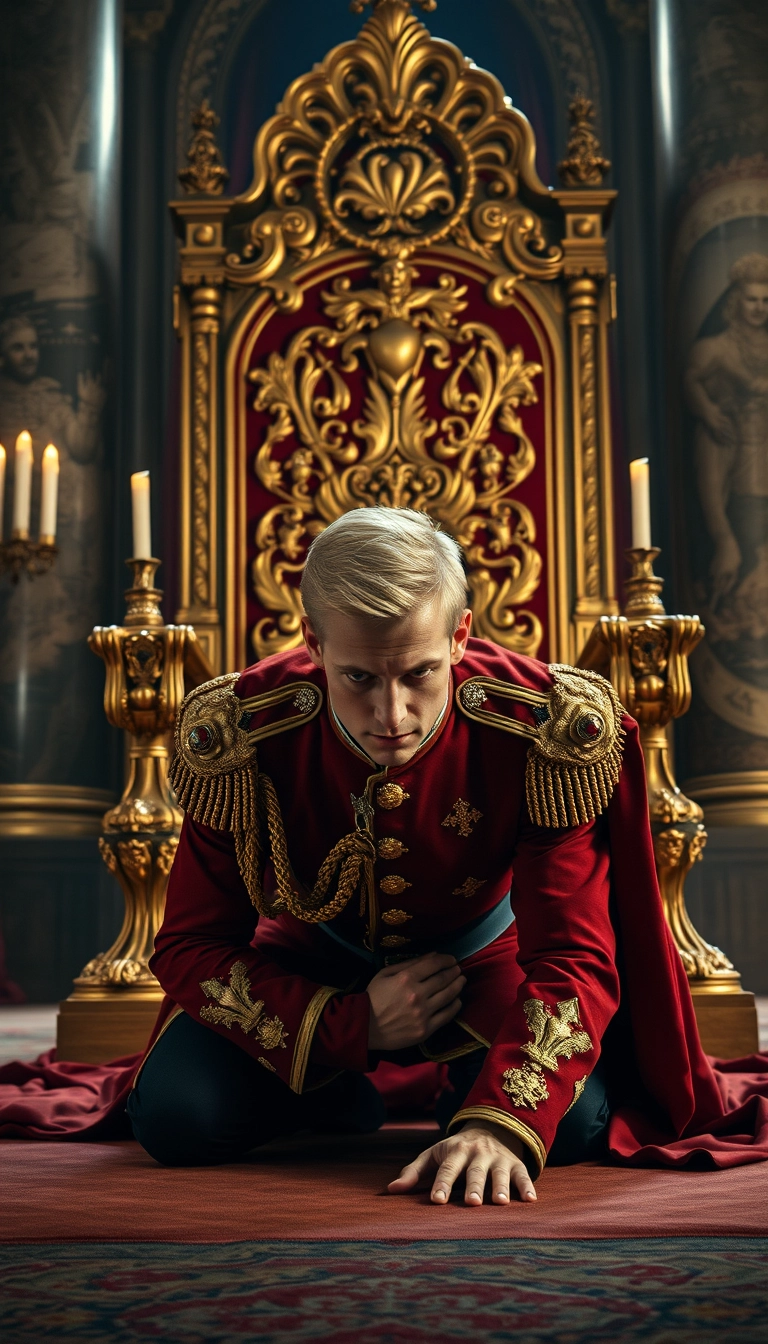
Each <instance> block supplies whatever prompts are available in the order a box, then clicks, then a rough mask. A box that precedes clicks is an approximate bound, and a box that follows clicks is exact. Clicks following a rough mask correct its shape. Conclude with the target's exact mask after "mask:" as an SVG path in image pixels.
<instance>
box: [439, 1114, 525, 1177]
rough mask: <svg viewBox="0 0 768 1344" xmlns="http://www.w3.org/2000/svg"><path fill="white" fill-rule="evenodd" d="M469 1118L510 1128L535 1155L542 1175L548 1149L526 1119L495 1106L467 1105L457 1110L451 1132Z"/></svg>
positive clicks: (450, 1125) (449, 1129)
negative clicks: (523, 1119) (520, 1118)
mask: <svg viewBox="0 0 768 1344" xmlns="http://www.w3.org/2000/svg"><path fill="white" fill-rule="evenodd" d="M468 1120H487V1121H489V1122H490V1123H491V1124H494V1125H501V1126H502V1127H503V1128H504V1129H508V1130H510V1131H511V1132H512V1133H513V1134H515V1135H516V1136H517V1138H518V1139H520V1140H521V1141H522V1142H523V1143H524V1144H525V1146H526V1148H528V1149H530V1151H531V1153H532V1154H533V1156H534V1159H535V1161H536V1165H537V1167H538V1171H537V1173H536V1175H537V1176H540V1175H541V1173H542V1171H543V1170H544V1164H545V1162H546V1160H547V1150H546V1148H545V1147H544V1144H543V1143H542V1141H541V1139H540V1138H539V1136H538V1134H537V1133H536V1130H535V1129H530V1128H529V1127H528V1125H526V1124H525V1123H524V1121H522V1120H519V1119H518V1118H517V1116H515V1115H507V1114H506V1112H505V1111H499V1110H497V1109H496V1107H495V1106H466V1107H465V1108H464V1110H463V1111H457V1112H456V1114H455V1115H454V1117H453V1119H452V1120H451V1122H450V1124H449V1125H448V1130H447V1132H448V1133H449V1134H451V1133H453V1131H454V1130H455V1129H456V1128H457V1126H459V1125H465V1124H466V1123H467V1121H468Z"/></svg>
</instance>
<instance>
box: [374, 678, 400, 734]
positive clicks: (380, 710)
mask: <svg viewBox="0 0 768 1344" xmlns="http://www.w3.org/2000/svg"><path fill="white" fill-rule="evenodd" d="M405 712H406V711H405V703H404V696H403V689H402V687H401V686H400V685H399V684H398V682H397V681H387V682H385V683H384V685H383V687H382V689H381V694H380V695H379V696H378V697H377V703H376V719H377V721H378V723H379V724H380V726H381V728H382V729H383V731H384V732H385V733H394V732H396V730H397V729H398V728H399V727H400V725H401V723H402V722H403V719H404V718H405Z"/></svg>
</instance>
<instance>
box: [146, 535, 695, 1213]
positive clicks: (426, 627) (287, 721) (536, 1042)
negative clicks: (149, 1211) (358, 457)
mask: <svg viewBox="0 0 768 1344" xmlns="http://www.w3.org/2000/svg"><path fill="white" fill-rule="evenodd" d="M302 598H303V602H304V608H305V611H306V617H305V618H304V621H303V635H304V646H303V647H302V648H300V649H297V650H296V651H291V652H288V653H281V654H276V655H275V656H274V657H269V658H266V659H264V660H263V661H262V662H260V663H258V664H256V665H255V666H253V667H251V668H248V669H247V670H246V671H245V672H243V673H242V674H240V675H238V674H231V675H228V676H223V677H217V678H216V680H215V681H212V682H209V683H208V684H207V685H205V686H202V687H200V688H199V689H198V690H196V691H193V692H192V694H191V695H189V696H188V697H187V700H186V701H185V704H184V707H183V710H182V712H181V715H180V718H179V724H178V729H177V754H176V757H175V760H174V764H173V767H172V771H171V776H172V781H173V785H174V788H175V789H176V793H177V797H178V800H179V803H180V805H181V806H182V807H183V808H184V809H185V811H186V819H185V823H184V828H183V831H182V835H181V841H180V844H179V849H178V852H177V855H176V859H175V862H174V865H173V869H172V872H171V877H170V882H169V888H168V899H167V907H166V915H165V922H164V924H163V926H162V928H161V930H160V933H159V935H158V937H157V941H156V950H155V954H154V957H153V959H152V962H151V966H152V969H153V971H154V973H155V974H156V976H157V978H158V980H159V981H160V983H161V985H162V986H163V988H164V989H165V991H166V994H167V996H168V997H167V999H166V1002H165V1004H164V1008H163V1011H162V1013H161V1020H160V1024H159V1030H158V1031H157V1032H156V1037H155V1041H154V1044H153V1045H152V1047H151V1049H150V1051H149V1052H148V1055H147V1057H146V1059H145V1062H144V1064H143V1066H142V1069H141V1071H140V1073H139V1076H138V1081H137V1084H136V1086H135V1088H134V1091H133V1093H132V1095H131V1098H130V1101H129V1107H128V1109H129V1114H130V1116H131V1120H132V1123H133V1127H134V1132H135V1134H136V1137H137V1138H138V1139H139V1141H140V1142H141V1143H142V1144H143V1145H144V1147H145V1148H146V1150H147V1151H148V1152H149V1153H150V1154H152V1155H153V1156H154V1157H156V1158H157V1160H158V1161H160V1162H162V1163H165V1164H169V1165H186V1164H199V1163H216V1162H226V1161H229V1160H232V1159H234V1158H236V1157H238V1156H240V1155H242V1154H244V1153H246V1152H247V1151H248V1150H249V1149H251V1148H253V1147H254V1146H256V1145H258V1144H262V1143H265V1142H267V1141H268V1140H269V1139H272V1138H274V1137H276V1136H277V1135H280V1134H288V1133H291V1132H295V1131H296V1130H298V1129H300V1128H305V1127H307V1126H309V1127H316V1128H325V1129H328V1128H331V1129H333V1128H342V1129H343V1128H348V1129H357V1130H365V1129H375V1128H377V1127H378V1125H379V1124H380V1123H381V1120H382V1118H383V1109H382V1105H381V1102H380V1100H379V1096H378V1093H377V1092H376V1090H375V1089H374V1088H373V1086H372V1085H371V1084H370V1082H369V1080H368V1079H367V1078H366V1077H365V1075H366V1073H368V1072H370V1071H371V1070H372V1069H373V1068H375V1066H376V1063H377V1061H379V1060H381V1059H389V1060H394V1061H397V1062H400V1063H402V1064H406V1065H408V1064H413V1063H417V1062H421V1063H423V1062H424V1060H425V1059H427V1060H444V1061H448V1063H449V1078H450V1083H451V1087H450V1088H448V1089H446V1091H445V1093H444V1094H443V1096H442V1097H441V1098H440V1101H439V1105H438V1118H439V1120H440V1121H441V1126H442V1129H443V1137H441V1139H440V1141H439V1142H438V1143H436V1144H434V1145H432V1146H431V1147H430V1148H428V1149H427V1150H426V1151H425V1152H423V1153H421V1155H420V1156H417V1157H416V1158H415V1160H414V1161H413V1162H411V1163H410V1164H409V1165H408V1166H407V1167H406V1168H405V1169H404V1171H403V1172H402V1173H401V1175H400V1176H399V1177H398V1178H397V1179H396V1180H394V1181H393V1182H392V1184H391V1186H390V1190H392V1191H393V1192H402V1191H406V1190H409V1189H412V1188H413V1187H415V1185H416V1184H417V1182H418V1181H419V1179H421V1178H422V1177H429V1178H430V1179H431V1180H432V1199H433V1201H435V1202H438V1203H444V1202H445V1201H447V1200H448V1198H449V1197H450V1194H451V1190H452V1187H453V1184H454V1182H455V1181H456V1180H457V1178H458V1177H459V1176H463V1177H464V1178H465V1185H466V1194H465V1199H466V1202H467V1203H469V1204H480V1203H482V1201H483V1196H484V1192H485V1189H486V1184H488V1185H489V1188H490V1193H491V1196H492V1198H493V1200H494V1201H495V1202H497V1203H505V1202H507V1201H508V1200H509V1199H510V1196H511V1195H515V1194H516V1195H517V1196H519V1197H520V1198H522V1199H528V1200H533V1199H535V1198H536V1195H535V1191H534V1186H533V1181H534V1180H535V1178H536V1176H537V1175H538V1173H539V1172H540V1171H541V1170H542V1168H543V1166H544V1163H545V1162H546V1161H547V1159H548V1157H549V1160H550V1161H560V1162H573V1161H578V1160H580V1159H582V1158H585V1157H595V1156H600V1155H602V1154H605V1153H607V1151H608V1138H607V1133H608V1126H609V1119H610V1115H611V1111H612V1110H613V1109H615V1107H616V1106H617V1105H619V1104H621V1105H622V1106H624V1107H625V1114H626V1115H631V1114H633V1113H634V1114H635V1116H636V1117H639V1119H638V1121H637V1123H638V1125H639V1127H640V1129H642V1126H643V1124H644V1123H645V1121H644V1119H643V1117H644V1115H646V1114H647V1113H649V1112H650V1113H654V1112H655V1113H657V1114H658V1113H661V1112H665V1111H666V1112H667V1113H670V1112H672V1111H674V1110H675V1108H676V1107H677V1110H678V1112H680V1106H679V1104H678V1103H679V1100H680V1098H679V1086H681V1084H679V1079H680V1070H681V1068H682V1067H683V1061H684V1059H686V1058H687V1056H686V1050H687V1049H688V1046H689V1045H690V1032H691V1023H692V1017H691V1016H690V1000H689V999H688V1001H687V1003H688V1007H687V1008H685V1007H683V1009H681V1008H680V1004H681V1001H682V1000H683V999H684V998H685V996H686V995H687V993H688V991H687V985H686V983H685V977H684V976H683V975H682V971H681V968H680V966H679V959H678V958H677V954H676V952H675V951H674V947H673V945H672V944H671V942H670V939H669V937H668V934H667V930H666V925H665V923H664V920H663V914H662V912H661V906H660V901H659V896H658V891H657V888H656V885H655V876H654V872H653V863H652V855H651V850H650V837H649V832H648V822H647V809H646V801H645V788H644V779H643V770H642V758H641V755H640V750H639V746H638V742H637V730H636V725H635V724H634V723H633V721H632V720H631V719H628V718H627V717H626V716H623V714H622V710H621V706H620V704H619V702H618V700H617V697H616V695H615V693H614V691H613V689H612V687H611V686H610V685H609V684H608V683H607V682H606V681H604V680H603V679H602V678H600V677H598V676H597V675H596V674H594V673H590V672H584V671H577V670H575V669H573V668H570V667H564V666H551V667H547V666H546V665H545V664H543V663H540V662H537V661H535V660H533V659H531V658H526V657H523V656H519V655H516V654H513V653H508V652H507V651H506V650H504V649H501V648H499V647H497V646H496V645H495V644H492V643H490V642H488V641H485V640H478V639H473V638H471V637H470V627H471V613H470V611H469V610H468V608H467V591H466V582H465V576H464V571H463V568H462V563H461V555H460V551H459V548H458V546H457V545H456V544H455V542H454V541H452V540H451V538H450V537H448V536H447V535H446V534H445V533H444V532H442V531H440V530H439V529H438V528H436V527H435V526H434V525H433V524H432V522H431V521H430V520H429V519H428V518H427V517H426V516H425V515H423V514H420V513H415V512H412V511H409V510H399V509H384V508H371V509H360V510H357V511H354V512H352V513H348V514H346V515H345V516H344V517H342V518H340V519H338V521H336V522H334V523H333V524H331V525H330V526H329V527H328V528H327V529H326V530H325V531H324V532H322V533H321V534H320V535H319V536H318V537H317V539H316V540H315V541H314V543H313V544H312V546H311V548H310V551H309V556H308V559H307V563H306V568H305V572H304V577H303V582H302ZM622 941H623V946H622ZM638 943H639V944H641V945H638ZM640 963H641V964H640ZM620 967H621V968H622V969H621V972H620ZM654 995H655V996H656V1010H655V1012H654V1008H653V1006H652V1000H653V998H654ZM681 1012H683V1013H685V1012H687V1013H688V1018H689V1019H690V1020H688V1019H686V1021H684V1022H683V1023H682V1026H681V1019H680V1014H681ZM670 1018H672V1019H674V1020H672V1021H670ZM654 1019H655V1020H654ZM662 1025H663V1030H664V1032H665V1034H666V1037H667V1040H666V1043H662V1042H661V1041H660V1039H659V1028H661V1027H662ZM609 1028H610V1029H609ZM694 1030H695V1029H694ZM686 1036H687V1037H688V1038H689V1040H688V1044H686V1039H685V1038H686ZM601 1055H602V1058H601ZM675 1073H677V1077H675V1076H674V1075H675ZM627 1106H629V1107H630V1108H631V1107H634V1108H635V1110H634V1112H632V1111H631V1110H630V1111H626V1107H627ZM688 1109H689V1110H691V1107H690V1106H689V1108H688ZM683 1119H684V1117H683V1116H682V1113H680V1114H678V1115H677V1116H676V1117H675V1120H674V1122H673V1123H672V1124H671V1125H670V1127H669V1128H670V1130H671V1131H672V1132H673V1133H674V1132H676V1133H679V1132H680V1130H681V1128H682V1120H683ZM627 1123H630V1128H631V1122H627ZM643 1141H645V1142H648V1141H650V1140H649V1139H648V1138H647V1137H646V1138H645V1139H642V1138H639V1139H638V1140H637V1142H635V1144H634V1147H635V1148H636V1147H637V1146H638V1143H640V1142H643ZM629 1147H630V1148H631V1147H632V1144H631V1143H630V1144H629Z"/></svg>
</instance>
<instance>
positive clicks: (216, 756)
mask: <svg viewBox="0 0 768 1344" xmlns="http://www.w3.org/2000/svg"><path fill="white" fill-rule="evenodd" d="M239 680H240V674H239V673H238V672H228V673H227V674H226V676H223V677H216V678H215V679H214V680H213V681H207V682H205V684H204V685H203V686H198V687H197V688H196V689H195V690H194V691H190V693H189V695H188V696H186V698H185V700H184V702H183V704H182V706H181V710H180V712H179V717H178V719H177V721H176V752H175V755H174V758H173V760H172V762H171V765H170V769H169V772H168V777H169V779H170V782H171V786H172V787H173V790H174V792H175V794H176V798H177V800H178V803H179V807H183V808H184V810H185V812H188V813H189V815H190V816H191V817H192V818H193V820H194V821H198V822H201V823H202V824H203V825H204V826H212V827H213V828H214V829H215V830H219V831H226V830H232V831H239V832H246V831H249V830H251V829H252V828H253V827H254V826H255V824H256V815H257V806H256V776H257V769H256V745H257V743H258V742H263V741H264V739H265V738H268V737H275V736H276V734H277V733H285V732H288V730H289V729H292V728H300V727H301V726H302V724H305V723H309V720H310V719H313V718H314V717H315V715H316V714H317V713H318V712H319V710H320V708H321V707H322V703H323V693H322V691H321V690H320V689H319V687H317V686H313V685H312V683H311V682H309V681H292V682H290V683H289V684H288V685H287V686H279V687H278V688H277V689H275V690H271V691H265V692H263V694H261V695H253V696H250V697H249V698H247V699H243V700H241V699H240V698H239V696H237V695H235V684H236V683H237V682H238V681H239ZM288 701H290V703H291V705H292V707H293V708H295V709H296V710H297V713H295V714H289V715H288V716H287V717H285V718H278V719H275V720H273V721H271V722H269V723H266V724H264V725H262V727H260V728H257V729H255V730H252V729H251V726H250V724H251V719H252V718H253V716H254V715H255V714H258V713H259V712H260V711H262V710H265V709H273V708H275V707H276V706H277V705H282V704H285V703H286V702H288Z"/></svg>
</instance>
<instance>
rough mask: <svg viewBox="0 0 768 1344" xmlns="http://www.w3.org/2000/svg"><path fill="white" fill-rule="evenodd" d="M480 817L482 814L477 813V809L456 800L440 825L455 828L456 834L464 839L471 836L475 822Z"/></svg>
mask: <svg viewBox="0 0 768 1344" xmlns="http://www.w3.org/2000/svg"><path fill="white" fill-rule="evenodd" d="M482 815H483V814H482V812H478V810H477V808H476V807H472V805H471V803H468V802H467V801H466V800H465V799H464V798H457V799H456V802H455V803H454V804H453V807H452V808H451V810H450V812H449V813H448V816H447V817H446V818H445V821H443V822H441V823H440V824H441V826H453V827H455V829H456V831H457V832H458V834H459V835H460V836H462V837H463V838H465V839H466V837H467V836H468V835H471V834H472V831H473V830H474V826H475V822H477V821H479V820H480V818H481V817H482Z"/></svg>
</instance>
